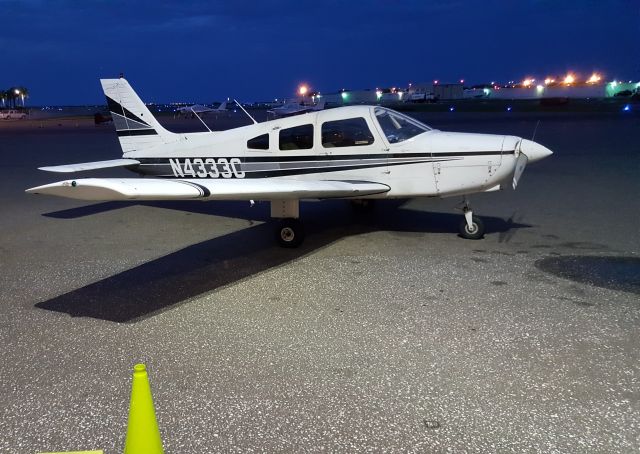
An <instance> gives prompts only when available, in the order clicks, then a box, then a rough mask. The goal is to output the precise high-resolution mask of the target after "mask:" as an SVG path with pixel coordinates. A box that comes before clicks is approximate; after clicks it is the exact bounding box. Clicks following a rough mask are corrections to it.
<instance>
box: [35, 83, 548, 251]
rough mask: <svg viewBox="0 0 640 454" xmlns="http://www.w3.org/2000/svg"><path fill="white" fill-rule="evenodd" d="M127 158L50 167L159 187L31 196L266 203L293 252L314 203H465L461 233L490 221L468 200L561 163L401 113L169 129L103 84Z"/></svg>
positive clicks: (352, 112) (41, 190) (529, 145)
mask: <svg viewBox="0 0 640 454" xmlns="http://www.w3.org/2000/svg"><path fill="white" fill-rule="evenodd" d="M101 82H102V87H103V89H104V92H105V94H106V96H107V103H108V107H109V110H110V111H111V114H112V116H113V121H114V125H115V128H116V131H117V134H118V138H119V140H120V145H121V146H122V151H123V157H122V158H121V159H114V160H110V161H101V162H89V163H84V164H70V165H59V166H53V167H41V170H46V171H50V172H79V171H83V170H93V169H104V168H110V167H125V168H127V169H130V170H132V171H134V172H136V173H138V174H140V175H144V176H147V178H79V179H68V180H63V181H59V182H57V183H52V184H47V185H44V186H39V187H35V188H31V189H27V190H26V192H28V193H34V194H49V195H56V196H62V197H69V198H73V199H82V200H194V199H199V200H264V201H269V202H270V203H271V217H272V218H278V219H281V222H280V224H279V225H278V227H277V229H276V238H277V241H278V243H279V244H280V245H282V246H285V247H295V246H298V245H299V244H300V243H301V242H302V240H303V238H304V229H303V226H302V224H301V223H300V221H299V203H300V200H302V199H330V198H344V199H358V200H359V199H362V200H370V199H392V198H413V197H451V196H460V197H462V198H463V212H464V218H463V219H462V222H461V225H460V234H461V236H463V237H464V238H470V239H478V238H481V237H482V236H483V234H484V227H483V223H482V221H481V220H480V219H479V218H477V217H475V216H473V213H472V210H471V205H470V203H469V199H468V196H469V195H470V194H473V193H478V192H491V191H497V190H499V189H503V188H504V187H505V186H507V185H511V186H513V188H514V189H515V187H516V185H517V184H518V181H519V179H520V177H521V175H522V172H523V171H524V169H525V166H526V165H527V163H528V162H535V161H538V160H540V159H543V158H545V157H547V156H549V155H551V154H552V152H551V151H550V150H549V149H547V148H545V147H544V146H542V145H540V144H538V143H536V142H533V141H531V140H526V139H522V138H520V137H515V136H505V135H493V134H467V133H457V132H443V131H439V130H437V129H432V128H430V127H429V126H427V125H425V124H423V123H421V122H419V121H417V120H415V119H413V118H411V117H408V116H406V115H403V114H401V113H398V112H395V111H393V110H391V109H386V108H383V107H378V106H362V105H360V106H348V107H339V108H335V109H329V110H322V111H317V112H310V113H306V114H302V115H297V116H290V117H286V118H279V119H276V120H272V121H267V122H263V123H255V124H251V125H248V126H242V127H239V128H235V129H230V130H226V131H214V132H198V133H184V134H176V133H172V132H169V131H167V130H166V129H164V128H163V127H162V126H161V125H160V123H158V121H157V120H156V119H155V118H154V117H153V115H152V114H151V112H149V110H148V109H147V107H146V106H145V105H144V104H143V102H142V101H141V100H140V98H139V97H138V96H137V94H136V93H135V92H134V91H133V89H132V88H131V86H130V85H129V83H128V82H127V81H126V80H125V79H123V78H121V79H105V80H102V81H101Z"/></svg>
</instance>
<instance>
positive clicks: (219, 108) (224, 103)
mask: <svg viewBox="0 0 640 454" xmlns="http://www.w3.org/2000/svg"><path fill="white" fill-rule="evenodd" d="M216 110H219V111H220V112H222V111H223V110H224V111H226V110H227V101H224V102H223V103H222V104H220V105H219V106H218V108H217V109H216Z"/></svg>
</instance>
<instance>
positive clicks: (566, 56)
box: [0, 0, 640, 105]
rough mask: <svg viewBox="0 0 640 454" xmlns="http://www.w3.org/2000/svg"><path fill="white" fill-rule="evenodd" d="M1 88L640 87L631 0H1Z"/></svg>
mask: <svg viewBox="0 0 640 454" xmlns="http://www.w3.org/2000/svg"><path fill="white" fill-rule="evenodd" d="M0 11H2V13H1V14H0V17H2V21H0V49H1V50H2V53H1V55H2V60H1V61H2V63H1V66H0V89H7V88H9V87H10V86H13V85H23V86H25V87H27V88H28V89H29V90H30V93H31V97H30V99H29V100H28V104H30V105H47V104H48V105H72V104H93V103H102V102H103V99H104V98H103V96H102V91H101V89H100V85H99V82H98V79H99V78H101V77H103V78H104V77H117V76H118V74H119V73H120V72H124V74H125V76H126V77H127V79H129V81H130V82H131V83H132V85H133V86H134V88H135V89H136V91H138V93H139V94H140V95H141V97H142V98H143V100H144V101H146V102H151V101H153V102H172V101H186V102H196V101H198V102H212V101H215V100H222V99H224V98H226V97H227V96H231V97H237V98H238V99H240V100H242V101H259V100H267V99H271V98H273V97H284V96H291V95H293V93H294V92H295V89H296V87H297V86H298V84H299V83H300V82H307V83H309V84H310V86H311V87H312V89H314V90H320V91H324V92H330V91H336V90H339V89H341V88H347V89H359V88H375V87H389V86H406V85H407V84H408V83H409V82H413V83H417V82H426V81H432V80H434V79H438V80H440V81H442V82H447V81H451V82H453V81H457V80H459V79H461V78H464V79H465V82H466V83H469V84H474V83H483V82H490V81H505V82H506V81H508V80H510V79H515V80H522V79H523V78H524V77H526V76H534V77H541V78H544V77H545V76H547V75H562V74H563V73H565V72H566V71H567V70H573V71H576V72H577V73H578V74H580V75H584V76H588V75H590V74H591V72H592V71H593V70H598V71H601V72H602V73H604V74H605V77H606V78H607V79H608V80H613V79H614V78H616V79H634V80H638V79H640V77H639V76H640V0H609V1H607V0H504V1H497V0H483V1H472V0H449V1H428V0H416V1H364V0H363V1H335V0H330V1H317V0H316V1H310V2H307V1H303V0H282V1H269V0H263V1H251V2H249V1H231V0H229V1H224V2H223V1H219V2H216V1H196V0H183V1H176V2H165V1H158V0H154V1H134V0H128V1H124V0H102V1H98V0H84V1H70V0H69V1H63V0H59V1H57V0H22V1H14V0H0Z"/></svg>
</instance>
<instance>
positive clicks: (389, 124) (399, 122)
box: [375, 107, 431, 143]
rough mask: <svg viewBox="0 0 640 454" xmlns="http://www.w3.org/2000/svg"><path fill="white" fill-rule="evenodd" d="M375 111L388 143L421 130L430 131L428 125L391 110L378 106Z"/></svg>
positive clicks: (421, 131)
mask: <svg viewBox="0 0 640 454" xmlns="http://www.w3.org/2000/svg"><path fill="white" fill-rule="evenodd" d="M375 113H376V118H377V119H378V123H379V124H380V127H381V128H382V131H383V132H384V135H385V136H387V140H388V141H389V143H398V142H402V141H404V140H407V139H410V138H412V137H414V136H417V135H418V134H422V133H423V132H427V131H431V128H430V127H429V126H427V125H425V124H423V123H420V122H419V121H418V120H414V119H413V118H411V117H407V116H406V115H403V114H401V113H398V112H394V111H393V110H388V109H382V108H380V107H378V108H377V109H376V110H375Z"/></svg>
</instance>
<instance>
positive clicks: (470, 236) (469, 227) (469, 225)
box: [460, 197, 484, 240]
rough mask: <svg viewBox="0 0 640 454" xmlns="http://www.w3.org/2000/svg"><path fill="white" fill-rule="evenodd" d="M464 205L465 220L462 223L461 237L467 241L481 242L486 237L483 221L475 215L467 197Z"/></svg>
mask: <svg viewBox="0 0 640 454" xmlns="http://www.w3.org/2000/svg"><path fill="white" fill-rule="evenodd" d="M462 203H463V205H462V212H463V213H464V219H463V220H462V222H461V223H460V236H461V237H462V238H466V239H467V240H479V239H480V238H482V237H483V236H484V223H483V222H482V219H480V218H479V217H477V216H474V215H473V211H472V210H471V204H470V203H469V199H467V198H466V197H465V198H464V201H463V202H462Z"/></svg>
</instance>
